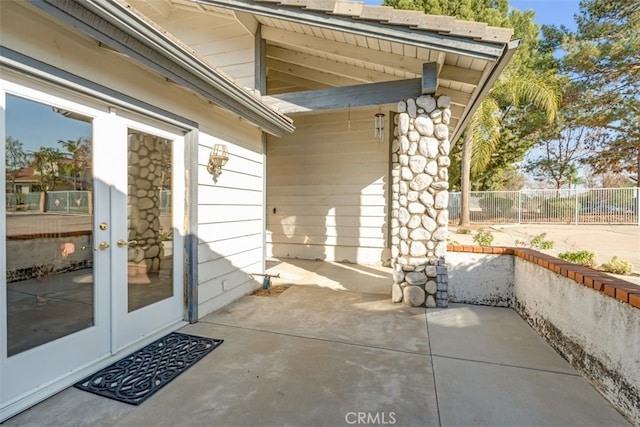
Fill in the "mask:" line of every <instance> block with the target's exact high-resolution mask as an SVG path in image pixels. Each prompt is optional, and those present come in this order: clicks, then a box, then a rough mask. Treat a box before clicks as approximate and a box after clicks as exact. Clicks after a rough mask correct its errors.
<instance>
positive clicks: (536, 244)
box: [516, 233, 553, 249]
mask: <svg viewBox="0 0 640 427" xmlns="http://www.w3.org/2000/svg"><path fill="white" fill-rule="evenodd" d="M546 235H547V233H540V234H537V235H535V236H533V238H532V239H531V240H529V241H526V240H516V246H524V247H527V248H535V249H553V240H545V239H544V238H545V237H546Z"/></svg>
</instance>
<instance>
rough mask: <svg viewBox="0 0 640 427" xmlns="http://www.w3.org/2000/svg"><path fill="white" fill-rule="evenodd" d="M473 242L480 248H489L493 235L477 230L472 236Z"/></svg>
mask: <svg viewBox="0 0 640 427" xmlns="http://www.w3.org/2000/svg"><path fill="white" fill-rule="evenodd" d="M473 241H474V242H476V243H477V244H478V245H480V246H491V243H492V242H493V233H491V232H490V231H486V230H478V232H477V233H476V234H474V235H473Z"/></svg>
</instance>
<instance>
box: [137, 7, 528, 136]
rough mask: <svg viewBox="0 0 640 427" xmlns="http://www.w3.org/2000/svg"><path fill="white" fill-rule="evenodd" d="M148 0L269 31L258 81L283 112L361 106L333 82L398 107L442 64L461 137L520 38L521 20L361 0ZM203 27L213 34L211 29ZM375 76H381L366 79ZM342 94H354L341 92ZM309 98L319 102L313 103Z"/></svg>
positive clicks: (440, 80)
mask: <svg viewBox="0 0 640 427" xmlns="http://www.w3.org/2000/svg"><path fill="white" fill-rule="evenodd" d="M146 3H147V5H148V6H150V7H154V8H155V9H156V10H157V11H158V12H159V13H166V14H168V13H170V11H171V10H172V9H174V8H182V9H188V10H192V11H193V10H196V9H197V10H199V11H200V12H201V13H206V14H212V15H219V16H225V17H228V18H229V19H234V20H237V21H239V22H241V23H242V24H243V25H244V27H245V28H246V29H247V31H249V32H252V33H254V34H258V33H259V35H260V37H261V39H262V44H261V45H260V46H259V47H258V48H257V49H256V50H257V53H256V56H257V61H258V64H259V66H262V67H264V70H266V73H264V74H265V75H266V78H265V79H264V80H263V81H262V82H258V83H257V84H256V86H257V89H258V91H260V92H261V93H263V94H265V95H267V96H265V97H263V100H264V101H265V102H266V103H268V104H271V105H272V106H274V107H275V108H276V109H278V110H279V111H280V112H281V113H283V114H288V115H295V114H298V113H304V112H308V111H317V110H320V109H323V108H332V109H339V108H347V107H350V106H353V103H354V102H355V103H356V104H355V107H357V106H358V104H357V102H358V96H354V95H353V92H348V91H333V92H332V91H328V89H330V88H346V87H349V88H352V89H354V88H360V89H361V91H360V94H361V95H360V98H362V99H361V100H360V103H361V104H360V105H365V104H367V105H369V106H370V105H381V106H385V107H387V106H391V105H393V104H395V103H396V102H397V101H398V100H400V99H403V98H404V97H408V96H410V95H408V94H407V93H406V91H407V90H408V91H409V92H411V91H413V92H414V95H413V96H418V95H420V94H421V92H420V88H421V84H420V83H421V79H422V77H423V65H424V64H425V63H430V62H431V63H436V64H437V66H436V70H437V83H436V89H435V93H437V94H439V95H448V96H449V97H450V98H451V101H452V104H451V110H452V119H451V123H450V132H451V135H452V137H453V138H454V139H452V140H455V138H457V136H459V135H460V133H461V132H462V130H463V129H464V126H465V125H466V123H467V121H468V119H469V118H470V115H471V113H472V112H473V111H474V110H475V108H476V107H477V105H478V104H479V102H480V101H481V100H482V98H483V97H484V95H485V94H486V93H487V92H488V90H489V89H490V87H491V85H492V84H493V82H494V81H495V79H496V78H497V77H498V75H499V73H500V72H501V70H502V69H503V68H504V66H505V65H506V63H507V62H508V60H509V58H510V57H511V55H512V53H513V51H514V50H515V48H516V47H517V42H515V43H514V42H511V41H510V40H511V36H512V30H511V29H507V28H498V27H490V26H487V25H486V24H484V23H478V22H468V21H460V20H456V19H454V18H453V17H448V16H435V15H426V14H424V13H422V12H420V11H408V10H395V9H393V8H391V7H383V6H369V5H365V4H364V3H358V2H349V1H340V0H265V1H253V0H153V1H150V0H146ZM163 8H164V9H165V10H164V11H163ZM202 36H203V37H206V32H203V33H202ZM194 41H195V40H194ZM195 44H196V45H197V44H199V43H198V42H197V41H196V43H195ZM383 82H384V83H386V84H385V85H382V83H383ZM394 82H396V83H397V84H394ZM372 83H376V84H378V85H377V86H364V85H368V84H372ZM406 88H409V89H406ZM373 89H375V92H377V95H378V97H377V98H371V97H367V96H366V95H365V94H366V93H371V92H373ZM354 90H355V89H354ZM416 91H417V93H415V92H416ZM341 93H344V94H348V96H342V99H340V98H341V95H340V94H341ZM285 94H287V95H286V96H285ZM294 94H295V95H294ZM329 98H331V103H329V104H327V105H322V103H321V101H317V100H319V99H320V100H321V99H329ZM305 99H307V100H308V99H314V100H316V101H315V102H316V103H315V104H314V103H311V104H310V105H307V104H306V103H305V101H304V100H305ZM354 100H355V101H354Z"/></svg>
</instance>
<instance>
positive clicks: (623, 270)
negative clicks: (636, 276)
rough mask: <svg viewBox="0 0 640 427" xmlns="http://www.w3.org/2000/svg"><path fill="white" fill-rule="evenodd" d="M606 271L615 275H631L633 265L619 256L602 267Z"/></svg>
mask: <svg viewBox="0 0 640 427" xmlns="http://www.w3.org/2000/svg"><path fill="white" fill-rule="evenodd" d="M600 267H601V268H602V269H603V270H604V271H606V272H608V273H613V274H623V275H626V276H628V275H630V274H631V272H632V271H633V265H632V264H631V263H630V262H629V261H625V260H623V259H618V257H617V256H614V257H613V258H611V260H610V261H609V262H605V263H604V264H602V265H601V266H600Z"/></svg>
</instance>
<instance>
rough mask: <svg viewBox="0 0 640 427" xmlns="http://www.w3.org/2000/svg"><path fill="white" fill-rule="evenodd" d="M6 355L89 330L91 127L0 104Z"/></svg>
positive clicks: (34, 105)
mask: <svg viewBox="0 0 640 427" xmlns="http://www.w3.org/2000/svg"><path fill="white" fill-rule="evenodd" d="M5 119H6V135H5V154H6V155H5V158H6V160H5V163H6V165H5V166H6V186H5V198H6V206H7V209H6V214H5V215H6V224H7V233H6V248H7V251H6V263H7V273H6V282H7V288H6V292H7V322H6V325H7V344H8V345H7V353H8V354H7V355H8V356H12V355H15V354H17V353H20V352H23V351H26V350H29V349H31V348H33V347H36V346H38V345H42V344H45V343H47V342H50V341H53V340H55V339H58V338H60V337H63V336H65V335H68V334H71V333H74V332H77V331H80V330H82V329H85V328H87V327H90V326H92V325H93V324H94V292H93V289H94V286H93V194H92V190H93V174H92V139H91V137H92V124H91V119H90V118H88V117H84V116H82V115H80V114H77V113H75V112H72V111H67V110H64V109H60V108H56V107H53V106H49V105H45V104H41V103H38V102H34V101H31V100H27V99H24V98H20V97H17V96H13V95H7V99H6V112H5Z"/></svg>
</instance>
